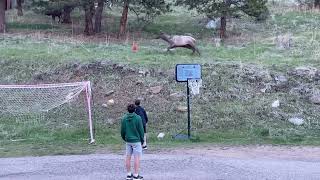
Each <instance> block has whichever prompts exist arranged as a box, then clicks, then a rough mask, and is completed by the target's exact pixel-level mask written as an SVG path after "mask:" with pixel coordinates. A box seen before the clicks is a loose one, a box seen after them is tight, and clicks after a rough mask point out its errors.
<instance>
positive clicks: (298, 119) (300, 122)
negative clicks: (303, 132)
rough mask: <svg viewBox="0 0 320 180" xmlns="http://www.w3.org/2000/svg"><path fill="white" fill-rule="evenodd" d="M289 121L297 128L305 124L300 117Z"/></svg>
mask: <svg viewBox="0 0 320 180" xmlns="http://www.w3.org/2000/svg"><path fill="white" fill-rule="evenodd" d="M288 121H289V122H291V123H292V124H294V125H297V126H300V125H302V124H303V122H304V120H303V119H302V118H298V117H293V118H290V119H289V120H288Z"/></svg>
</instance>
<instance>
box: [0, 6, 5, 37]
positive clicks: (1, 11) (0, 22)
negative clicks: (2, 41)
mask: <svg viewBox="0 0 320 180" xmlns="http://www.w3.org/2000/svg"><path fill="white" fill-rule="evenodd" d="M5 11H6V1H3V0H0V33H5V32H6V21H5V20H6V13H5Z"/></svg>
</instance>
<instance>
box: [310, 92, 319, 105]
mask: <svg viewBox="0 0 320 180" xmlns="http://www.w3.org/2000/svg"><path fill="white" fill-rule="evenodd" d="M309 100H310V102H311V103H313V104H320V94H313V95H312V96H311V97H310V99H309Z"/></svg>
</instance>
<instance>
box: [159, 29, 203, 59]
mask: <svg viewBox="0 0 320 180" xmlns="http://www.w3.org/2000/svg"><path fill="white" fill-rule="evenodd" d="M156 39H162V40H164V41H166V42H167V43H168V44H169V47H168V48H167V51H170V49H173V48H177V47H182V48H187V49H191V50H192V54H194V53H195V52H197V53H198V54H199V55H200V51H199V49H198V48H197V47H196V44H195V43H196V40H195V39H194V38H193V37H191V36H178V35H174V36H169V35H168V34H165V33H161V34H160V35H159V36H158V37H157V38H156Z"/></svg>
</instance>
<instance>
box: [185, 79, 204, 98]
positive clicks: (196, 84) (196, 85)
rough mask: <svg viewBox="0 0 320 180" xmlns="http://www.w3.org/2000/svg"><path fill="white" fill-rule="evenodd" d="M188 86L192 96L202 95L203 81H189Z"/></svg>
mask: <svg viewBox="0 0 320 180" xmlns="http://www.w3.org/2000/svg"><path fill="white" fill-rule="evenodd" d="M188 86H189V88H190V90H191V94H193V95H197V94H200V87H201V86H202V79H188Z"/></svg>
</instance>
